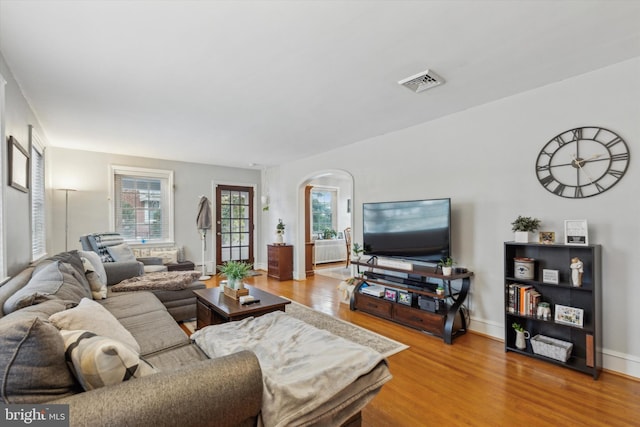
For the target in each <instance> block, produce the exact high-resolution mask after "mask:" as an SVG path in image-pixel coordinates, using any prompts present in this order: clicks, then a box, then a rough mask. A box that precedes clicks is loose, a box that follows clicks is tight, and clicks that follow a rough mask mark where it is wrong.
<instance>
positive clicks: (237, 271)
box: [218, 261, 252, 289]
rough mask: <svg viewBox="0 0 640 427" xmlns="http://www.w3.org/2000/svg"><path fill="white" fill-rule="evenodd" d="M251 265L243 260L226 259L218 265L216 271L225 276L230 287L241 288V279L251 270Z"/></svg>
mask: <svg viewBox="0 0 640 427" xmlns="http://www.w3.org/2000/svg"><path fill="white" fill-rule="evenodd" d="M251 268H252V265H251V264H249V263H246V262H244V261H227V262H225V263H224V264H222V265H219V266H218V271H219V272H220V274H222V275H223V276H224V277H226V278H227V286H228V287H230V288H231V289H242V288H243V283H242V280H243V279H244V278H245V277H247V276H248V275H249V273H250V272H251Z"/></svg>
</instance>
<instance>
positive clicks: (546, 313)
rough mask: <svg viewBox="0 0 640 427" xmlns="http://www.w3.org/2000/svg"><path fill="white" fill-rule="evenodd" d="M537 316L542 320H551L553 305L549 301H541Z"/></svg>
mask: <svg viewBox="0 0 640 427" xmlns="http://www.w3.org/2000/svg"><path fill="white" fill-rule="evenodd" d="M536 317H537V318H538V319H542V320H551V306H550V305H549V303H548V302H541V303H540V304H538V307H537V310H536Z"/></svg>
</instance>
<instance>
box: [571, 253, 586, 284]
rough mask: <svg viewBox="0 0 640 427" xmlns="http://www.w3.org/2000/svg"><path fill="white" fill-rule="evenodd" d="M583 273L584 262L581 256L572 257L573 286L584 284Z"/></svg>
mask: <svg viewBox="0 0 640 427" xmlns="http://www.w3.org/2000/svg"><path fill="white" fill-rule="evenodd" d="M582 273H584V264H583V263H582V261H580V258H578V257H573V258H571V284H572V285H573V286H582Z"/></svg>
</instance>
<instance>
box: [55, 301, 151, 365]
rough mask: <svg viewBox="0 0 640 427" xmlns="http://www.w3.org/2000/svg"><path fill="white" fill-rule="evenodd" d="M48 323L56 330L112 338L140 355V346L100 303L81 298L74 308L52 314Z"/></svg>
mask: <svg viewBox="0 0 640 427" xmlns="http://www.w3.org/2000/svg"><path fill="white" fill-rule="evenodd" d="M49 321H50V322H51V323H53V324H54V325H56V327H57V328H58V329H66V330H85V331H89V332H93V333H94V334H96V335H102V336H105V337H108V338H113V339H114V340H117V341H120V342H122V343H124V344H126V345H128V346H129V347H131V348H132V349H133V350H135V351H136V352H137V353H140V345H139V344H138V342H137V341H136V339H135V338H134V337H133V335H131V332H129V331H127V330H126V329H125V327H124V326H122V325H121V324H120V322H118V319H116V318H115V316H114V315H113V314H111V313H109V311H108V310H107V309H106V308H104V307H103V306H102V305H101V304H100V303H97V302H95V301H93V300H91V299H89V298H82V300H81V301H80V304H78V305H77V306H76V307H74V308H71V309H69V310H64V311H61V312H58V313H55V314H52V315H51V316H50V317H49Z"/></svg>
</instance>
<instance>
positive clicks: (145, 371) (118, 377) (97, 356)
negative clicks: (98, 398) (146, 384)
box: [60, 330, 156, 390]
mask: <svg viewBox="0 0 640 427" xmlns="http://www.w3.org/2000/svg"><path fill="white" fill-rule="evenodd" d="M60 333H61V334H62V338H63V340H64V348H65V350H66V351H65V355H66V358H67V362H68V363H69V365H70V366H72V371H73V374H74V375H75V377H76V378H77V379H78V381H79V382H80V384H82V387H83V388H84V389H85V390H93V389H96V388H100V387H104V386H107V385H113V384H119V383H121V382H123V381H127V380H130V379H131V378H140V377H143V376H146V375H152V374H155V373H156V370H155V369H154V368H153V366H151V365H149V364H148V363H147V362H146V361H145V360H144V359H142V358H141V357H140V355H139V354H138V353H137V352H135V351H133V350H132V349H131V348H129V346H127V345H124V344H122V343H121V342H119V341H117V340H114V339H111V338H107V337H103V336H99V335H96V334H94V333H92V332H89V331H83V330H79V331H66V330H62V331H60Z"/></svg>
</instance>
